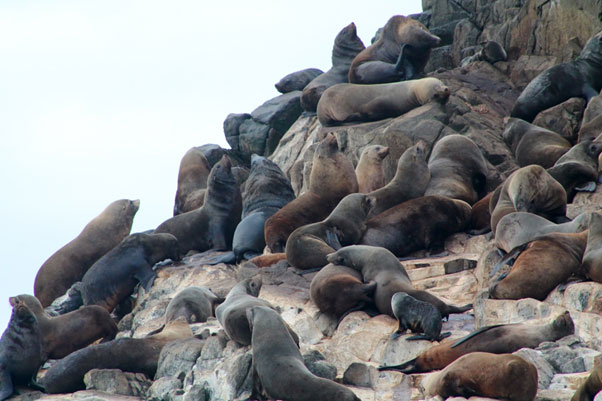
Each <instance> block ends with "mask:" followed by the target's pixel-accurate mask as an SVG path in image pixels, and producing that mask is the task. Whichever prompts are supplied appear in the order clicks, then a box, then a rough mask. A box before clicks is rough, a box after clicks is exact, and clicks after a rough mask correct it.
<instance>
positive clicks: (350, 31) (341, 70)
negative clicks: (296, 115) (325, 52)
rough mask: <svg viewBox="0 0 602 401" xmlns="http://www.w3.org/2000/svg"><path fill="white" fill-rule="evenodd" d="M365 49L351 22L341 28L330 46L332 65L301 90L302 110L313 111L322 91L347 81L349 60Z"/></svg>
mask: <svg viewBox="0 0 602 401" xmlns="http://www.w3.org/2000/svg"><path fill="white" fill-rule="evenodd" d="M364 49H365V46H364V43H363V42H362V40H361V39H360V38H358V36H357V28H356V27H355V24H354V23H353V22H352V23H351V24H349V25H347V26H346V27H345V28H343V29H342V30H341V31H340V32H339V33H338V34H337V36H336V38H335V39H334V46H333V47H332V67H331V68H330V69H329V70H328V71H326V72H325V73H324V74H321V75H319V76H317V77H316V78H314V79H313V80H312V81H311V82H310V83H308V84H307V85H306V86H305V87H304V88H303V92H301V107H302V108H303V110H305V111H307V112H310V113H315V112H316V107H318V101H319V100H320V97H321V96H322V93H324V91H325V90H326V89H328V88H330V87H331V86H332V85H335V84H340V83H343V82H347V75H348V74H349V67H351V62H352V61H353V59H354V58H355V56H357V55H358V54H359V52H361V51H362V50H364Z"/></svg>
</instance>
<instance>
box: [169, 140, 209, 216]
mask: <svg viewBox="0 0 602 401" xmlns="http://www.w3.org/2000/svg"><path fill="white" fill-rule="evenodd" d="M210 172H211V165H210V164H209V161H208V160H207V158H206V157H205V154H204V153H203V152H201V150H200V149H199V148H190V149H189V150H188V152H186V154H184V157H182V160H181V161H180V170H179V171H178V189H177V190H176V199H175V202H174V207H173V215H174V216H177V215H178V214H181V213H186V212H190V211H191V210H195V209H198V208H200V207H201V206H203V202H204V200H205V193H206V192H207V178H208V177H209V173H210Z"/></svg>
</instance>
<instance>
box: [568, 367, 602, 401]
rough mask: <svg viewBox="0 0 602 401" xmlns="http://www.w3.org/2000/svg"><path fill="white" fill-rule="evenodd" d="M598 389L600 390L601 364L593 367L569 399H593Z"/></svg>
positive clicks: (588, 400)
mask: <svg viewBox="0 0 602 401" xmlns="http://www.w3.org/2000/svg"><path fill="white" fill-rule="evenodd" d="M600 390H602V365H598V366H596V367H594V369H593V370H592V371H591V373H590V374H589V376H588V377H587V379H586V380H585V382H583V384H581V386H579V388H578V389H577V391H575V394H573V396H572V397H571V401H594V398H595V397H596V394H598V393H599V392H600Z"/></svg>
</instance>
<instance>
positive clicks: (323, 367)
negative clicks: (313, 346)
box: [303, 350, 337, 380]
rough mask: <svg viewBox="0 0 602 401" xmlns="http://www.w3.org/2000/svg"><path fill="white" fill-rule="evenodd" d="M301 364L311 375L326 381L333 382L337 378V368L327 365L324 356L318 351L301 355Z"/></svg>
mask: <svg viewBox="0 0 602 401" xmlns="http://www.w3.org/2000/svg"><path fill="white" fill-rule="evenodd" d="M303 363H304V364H305V366H306V367H307V369H309V371H310V372H311V373H313V374H314V375H316V376H319V377H323V378H325V379H328V380H334V379H336V377H337V368H336V367H335V366H334V365H332V364H330V363H328V362H327V361H326V358H325V357H324V355H322V354H321V353H320V352H319V351H316V350H312V351H310V352H308V353H306V354H305V355H303Z"/></svg>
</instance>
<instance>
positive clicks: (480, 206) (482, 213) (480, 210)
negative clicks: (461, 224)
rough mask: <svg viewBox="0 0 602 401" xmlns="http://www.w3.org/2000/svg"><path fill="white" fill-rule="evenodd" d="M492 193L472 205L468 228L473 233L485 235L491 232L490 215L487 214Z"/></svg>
mask: <svg viewBox="0 0 602 401" xmlns="http://www.w3.org/2000/svg"><path fill="white" fill-rule="evenodd" d="M492 196H493V191H492V192H489V193H488V194H487V195H485V196H484V197H482V198H481V199H480V200H479V201H477V202H475V204H474V205H472V209H471V211H470V227H471V229H472V230H473V231H472V232H473V233H478V234H485V233H486V232H489V231H491V226H490V225H491V213H490V212H489V203H490V202H491V197H492Z"/></svg>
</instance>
